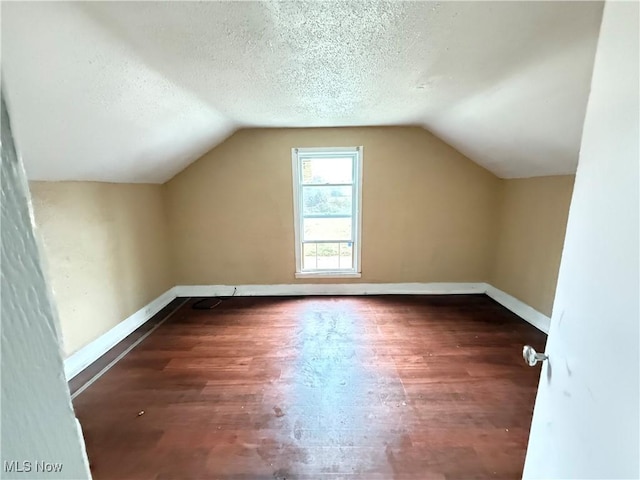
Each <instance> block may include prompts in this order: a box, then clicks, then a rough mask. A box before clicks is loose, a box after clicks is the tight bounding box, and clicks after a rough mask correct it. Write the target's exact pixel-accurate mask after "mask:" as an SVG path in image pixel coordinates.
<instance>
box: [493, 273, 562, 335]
mask: <svg viewBox="0 0 640 480" xmlns="http://www.w3.org/2000/svg"><path fill="white" fill-rule="evenodd" d="M485 293H486V294H487V296H489V297H491V298H493V299H494V300H495V301H496V302H498V303H499V304H500V305H502V306H503V307H505V308H506V309H507V310H511V311H512V312H513V313H515V314H516V315H518V316H519V317H520V318H522V319H523V320H525V321H526V322H529V323H530V324H531V325H533V326H534V327H536V328H537V329H538V330H541V331H543V332H544V333H546V334H548V333H549V327H550V326H551V319H550V318H549V317H547V316H546V315H545V314H543V313H540V312H539V311H537V310H536V309H535V308H533V307H531V306H529V305H527V304H526V303H524V302H522V301H520V300H518V299H517V298H516V297H513V296H511V295H509V294H508V293H505V292H503V291H502V290H499V289H497V288H496V287H494V286H492V285H489V284H487V288H486V292H485Z"/></svg>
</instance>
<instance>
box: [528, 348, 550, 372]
mask: <svg viewBox="0 0 640 480" xmlns="http://www.w3.org/2000/svg"><path fill="white" fill-rule="evenodd" d="M522 358H524V361H525V363H526V364H527V365H529V366H530V367H533V366H534V365H535V364H536V363H538V362H544V361H545V360H547V359H548V358H549V356H548V355H545V354H544V353H538V352H536V349H535V348H533V347H532V346H531V345H525V346H524V347H523V348H522Z"/></svg>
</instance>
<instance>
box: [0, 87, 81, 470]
mask: <svg viewBox="0 0 640 480" xmlns="http://www.w3.org/2000/svg"><path fill="white" fill-rule="evenodd" d="M1 123H2V142H1V145H2V174H1V178H2V201H1V202H0V205H1V207H2V208H1V210H2V215H1V217H2V218H1V221H2V229H0V232H1V236H2V243H1V246H2V247H1V260H2V295H1V296H0V303H1V309H2V310H1V316H2V335H1V338H0V342H1V343H0V368H1V376H2V393H1V404H2V408H1V409H0V412H1V419H0V433H1V435H0V444H2V449H0V468H2V473H0V476H1V477H2V478H5V479H10V478H16V479H20V478H22V479H26V478H44V477H46V478H52V479H54V478H59V479H71V478H73V479H85V478H91V475H90V473H89V466H88V462H87V456H86V452H85V449H84V442H83V440H82V435H81V433H80V430H79V427H78V423H77V421H76V420H75V415H74V413H73V408H72V407H71V399H70V398H69V389H68V387H67V383H66V379H65V376H64V370H63V367H62V353H61V351H60V344H59V338H58V337H59V328H58V322H57V318H56V312H55V308H54V306H53V303H52V299H51V295H50V290H49V287H48V285H47V282H46V280H45V278H46V277H45V273H44V271H43V268H42V265H41V262H40V252H39V249H38V245H37V241H36V236H35V234H34V231H33V227H32V218H31V214H32V212H31V211H30V208H29V189H28V187H27V181H26V178H25V175H24V170H23V168H22V163H21V162H20V161H19V160H18V159H17V158H16V154H15V148H14V145H13V139H12V136H11V131H10V127H9V118H8V116H7V112H6V108H5V104H4V97H3V99H2V120H1ZM25 462H28V463H25ZM36 462H46V463H47V464H54V463H55V464H57V465H56V466H55V467H54V466H53V465H52V466H51V468H55V470H52V471H51V472H48V473H42V472H40V473H36V468H37V466H36ZM18 468H19V469H20V470H21V471H22V473H20V472H19V471H18ZM45 468H46V467H45Z"/></svg>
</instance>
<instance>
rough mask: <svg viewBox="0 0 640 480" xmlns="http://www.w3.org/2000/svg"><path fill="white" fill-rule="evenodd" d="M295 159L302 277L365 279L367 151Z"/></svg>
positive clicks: (322, 151) (320, 152) (304, 154)
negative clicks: (363, 216) (362, 240)
mask: <svg viewBox="0 0 640 480" xmlns="http://www.w3.org/2000/svg"><path fill="white" fill-rule="evenodd" d="M292 157H293V196H294V198H293V205H294V217H295V219H294V221H295V239H296V277H297V278H303V277H360V223H361V222H360V217H361V215H360V204H361V197H360V187H361V184H362V147H350V148H294V149H293V150H292Z"/></svg>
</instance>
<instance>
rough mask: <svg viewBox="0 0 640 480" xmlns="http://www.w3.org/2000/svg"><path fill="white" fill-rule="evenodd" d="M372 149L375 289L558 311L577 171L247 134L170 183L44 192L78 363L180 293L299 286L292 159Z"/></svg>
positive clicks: (357, 131)
mask: <svg viewBox="0 0 640 480" xmlns="http://www.w3.org/2000/svg"><path fill="white" fill-rule="evenodd" d="M356 145H363V146H364V156H363V192H362V195H363V218H362V220H363V244H362V278H360V279H350V280H337V279H328V280H325V282H329V283H335V282H338V281H343V282H356V283H360V282H362V283H364V282H372V283H375V282H381V283H382V282H385V283H386V282H389V283H392V282H487V281H488V282H489V283H491V284H493V285H494V286H495V287H497V288H499V289H501V290H504V291H505V292H507V293H509V294H511V295H513V296H515V297H516V298H519V299H520V300H522V301H523V302H525V303H527V304H529V305H531V306H532V307H534V308H535V309H537V310H539V311H541V312H542V313H545V314H547V315H549V314H550V313H551V307H552V304H553V297H554V292H555V285H556V279H557V273H558V265H559V261H560V256H561V252H562V243H563V239H564V231H565V226H566V222H567V213H568V209H569V202H570V199H571V190H572V186H573V176H563V177H539V178H532V179H518V180H501V179H498V178H496V177H495V176H494V175H492V174H491V173H489V172H488V171H486V170H484V169H483V168H481V167H479V166H477V165H476V164H475V163H473V162H471V161H470V160H468V159H467V158H466V157H464V156H462V155H461V154H460V153H458V152H457V151H455V150H453V149H452V148H451V147H449V146H447V145H446V144H445V143H443V142H442V141H440V140H438V139H437V138H436V137H434V136H433V135H431V134H429V133H428V132H426V131H424V130H422V129H419V128H409V127H384V128H383V127H380V128H341V129H259V130H258V129H247V130H241V131H239V132H237V133H236V134H235V135H233V136H232V137H230V138H229V139H228V140H227V141H225V142H224V143H222V144H221V145H219V146H218V147H216V148H215V149H214V150H212V151H211V152H209V153H208V154H207V155H205V156H204V157H203V158H201V159H200V160H198V161H197V162H195V163H194V164H192V165H191V166H190V167H188V168H187V169H186V170H184V171H183V172H182V173H180V174H178V175H177V176H176V177H174V178H173V179H172V180H171V181H169V182H168V183H167V184H165V185H162V186H161V185H139V184H127V185H120V184H107V183H95V182H31V184H30V186H31V192H32V196H33V203H34V209H35V215H36V223H37V225H38V230H39V232H40V234H41V236H42V238H43V241H44V246H45V252H46V254H47V262H48V265H49V272H50V275H49V276H50V279H51V282H52V286H53V288H54V291H55V297H56V303H57V307H58V310H59V313H60V320H61V324H62V331H63V332H62V333H63V337H64V343H65V353H66V354H67V355H70V354H71V353H73V352H75V351H76V350H78V349H79V348H81V347H83V346H84V345H86V344H87V343H89V342H91V341H92V340H94V339H95V338H97V337H99V336H100V335H101V334H103V333H105V332H106V331H108V330H109V329H110V328H112V327H113V326H115V325H116V324H118V323H119V322H121V321H122V320H124V319H126V318H127V317H128V316H130V315H131V314H133V313H134V312H136V311H137V310H138V309H140V308H142V307H143V306H144V305H146V304H147V303H149V302H150V301H151V300H153V299H155V298H156V297H158V296H159V295H161V294H162V293H164V292H165V291H166V290H168V289H169V288H171V287H172V286H174V285H197V284H204V285H206V284H227V285H234V284H277V283H318V282H322V280H317V279H306V280H296V279H295V277H294V272H295V259H294V238H293V213H292V212H293V199H292V196H293V194H292V180H291V148H293V147H322V146H356Z"/></svg>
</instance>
